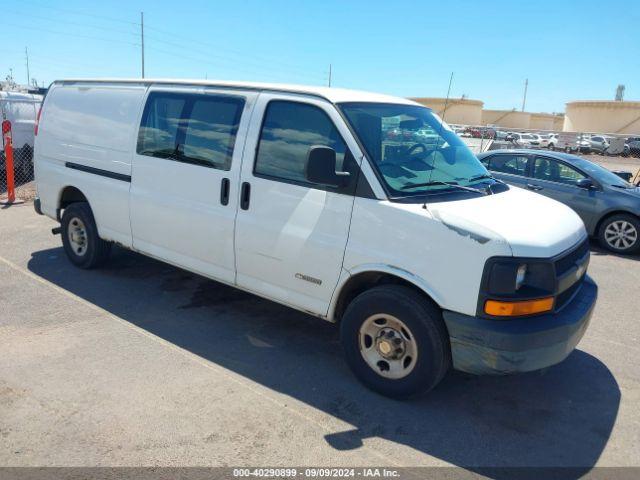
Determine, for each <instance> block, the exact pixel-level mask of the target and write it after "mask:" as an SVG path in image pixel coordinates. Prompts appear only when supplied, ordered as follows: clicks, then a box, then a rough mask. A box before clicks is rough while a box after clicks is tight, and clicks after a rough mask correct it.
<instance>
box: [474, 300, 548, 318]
mask: <svg viewBox="0 0 640 480" xmlns="http://www.w3.org/2000/svg"><path fill="white" fill-rule="evenodd" d="M552 309H553V297H546V298H538V299H536V300H524V301H517V302H500V301H498V300H487V301H486V302H485V304H484V313H486V314H487V315H493V316H494V317H520V316H522V315H533V314H535V313H544V312H548V311H550V310H552Z"/></svg>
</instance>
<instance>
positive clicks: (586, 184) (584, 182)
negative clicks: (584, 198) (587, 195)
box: [576, 178, 595, 190]
mask: <svg viewBox="0 0 640 480" xmlns="http://www.w3.org/2000/svg"><path fill="white" fill-rule="evenodd" d="M576 186H577V187H580V188H584V189H585V190H590V189H592V188H594V186H595V185H594V184H593V182H592V181H591V179H590V178H581V179H580V180H578V181H577V182H576Z"/></svg>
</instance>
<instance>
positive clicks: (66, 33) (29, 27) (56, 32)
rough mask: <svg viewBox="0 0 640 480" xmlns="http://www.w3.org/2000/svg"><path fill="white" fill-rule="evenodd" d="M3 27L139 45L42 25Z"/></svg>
mask: <svg viewBox="0 0 640 480" xmlns="http://www.w3.org/2000/svg"><path fill="white" fill-rule="evenodd" d="M4 27H5V28H6V27H18V28H20V29H27V30H37V31H38V32H47V33H53V34H54V35H66V36H70V37H78V38H87V39H90V40H99V41H102V42H109V43H120V44H124V45H133V46H135V47H137V46H139V45H140V44H139V43H133V42H127V41H124V40H114V39H113V38H103V37H94V36H91V35H83V34H80V33H69V32H59V31H56V30H50V29H46V28H42V27H32V26H28V25H20V24H17V23H8V24H5V25H4Z"/></svg>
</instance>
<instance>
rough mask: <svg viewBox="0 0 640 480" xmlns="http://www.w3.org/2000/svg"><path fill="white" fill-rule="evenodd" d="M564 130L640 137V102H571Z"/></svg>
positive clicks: (566, 113)
mask: <svg viewBox="0 0 640 480" xmlns="http://www.w3.org/2000/svg"><path fill="white" fill-rule="evenodd" d="M563 130H564V131H565V132H598V133H623V134H632V135H640V102H618V101H602V100H593V101H591V100H589V101H577V102H569V103H567V106H566V110H565V119H564V127H563Z"/></svg>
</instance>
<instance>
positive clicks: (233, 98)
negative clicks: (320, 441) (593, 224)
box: [35, 79, 597, 397]
mask: <svg viewBox="0 0 640 480" xmlns="http://www.w3.org/2000/svg"><path fill="white" fill-rule="evenodd" d="M35 158H36V165H35V169H36V172H35V173H36V181H37V189H38V198H37V199H36V202H35V208H36V210H37V211H38V212H39V213H43V214H44V215H47V216H49V217H51V218H53V219H56V220H57V221H59V222H60V224H61V225H60V227H59V228H56V229H54V233H57V232H60V233H61V235H62V243H63V245H64V250H65V252H66V254H67V255H68V258H69V260H70V261H71V262H72V263H73V264H75V265H77V266H78V267H80V268H92V267H95V266H98V265H100V264H101V263H103V262H104V261H105V260H107V258H108V255H109V249H110V247H111V245H112V244H114V243H115V244H118V245H120V246H122V247H125V248H128V249H131V250H134V251H136V252H140V253H142V254H144V255H148V256H150V257H153V258H156V259H160V260H162V261H165V262H167V263H170V264H172V265H176V266H178V267H180V268H183V269H186V270H189V271H192V272H195V273H197V274H200V275H203V276H205V277H209V278H212V279H214V280H216V281H218V282H222V283H225V284H228V285H232V286H235V287H237V288H241V289H243V290H246V291H248V292H252V293H254V294H256V295H260V296H262V297H264V298H267V299H270V300H273V301H276V302H279V303H282V304H284V305H288V306H290V307H293V308H295V309H298V310H302V311H304V312H308V313H309V314H312V315H315V316H318V317H321V318H323V319H326V320H329V321H331V322H336V323H338V324H339V325H340V333H341V341H342V343H343V345H344V352H345V356H346V360H347V362H348V363H349V365H350V367H351V368H352V370H353V372H354V373H355V375H356V377H357V378H358V379H359V380H361V381H362V382H363V383H364V384H365V385H367V386H368V387H370V388H372V389H374V390H376V391H378V392H380V393H382V394H384V395H388V396H393V397H406V396H409V395H412V394H415V393H419V392H424V391H428V390H430V389H431V388H433V387H434V386H435V385H436V384H437V383H438V382H439V381H440V380H441V379H442V378H443V376H444V375H445V373H446V372H447V370H448V369H449V368H451V367H453V368H455V369H458V370H462V371H466V372H471V373H477V374H507V373H514V372H525V371H530V370H536V369H541V368H543V367H547V366H549V365H553V364H556V363H558V362H560V361H562V360H563V359H564V358H565V357H566V356H567V355H569V353H570V352H571V351H572V350H573V349H574V347H575V346H576V344H577V343H578V341H579V340H580V338H581V337H582V335H583V334H584V332H585V330H586V328H587V325H588V322H589V319H590V317H591V313H592V310H593V308H594V304H595V301H596V295H597V288H596V285H595V284H594V283H593V282H592V281H591V280H590V278H589V277H588V276H587V274H586V270H587V265H588V262H589V245H588V243H587V233H586V231H585V228H584V225H583V224H582V221H581V220H580V219H579V218H578V216H577V215H576V214H575V213H574V212H573V211H572V210H571V209H570V208H568V207H566V206H564V205H562V204H560V203H558V202H556V201H554V200H551V199H548V198H546V197H543V196H541V195H538V194H535V193H532V192H528V191H525V190H522V189H520V188H516V187H512V186H508V185H506V184H504V183H502V182H500V181H498V180H496V179H494V178H493V177H491V175H490V174H489V172H488V171H487V170H486V169H485V167H484V166H483V165H482V164H481V163H480V162H479V161H478V160H477V159H476V157H475V156H474V155H473V154H472V153H471V152H470V151H469V149H468V148H467V146H466V145H465V144H464V143H463V142H462V141H461V140H460V139H459V138H458V137H457V136H456V135H455V133H454V132H453V131H452V130H451V129H450V128H449V127H448V126H447V125H446V124H445V123H444V122H442V121H441V120H440V119H439V118H438V116H437V115H435V114H434V113H432V112H431V110H429V109H428V108H425V107H423V106H421V105H419V104H417V103H414V102H412V101H409V100H406V99H403V98H395V97H391V96H385V95H378V94H372V93H364V92H357V91H349V90H342V89H337V88H314V87H306V86H291V85H271V84H251V83H229V82H211V81H181V80H180V81H178V80H157V81H156V80H147V79H144V80H127V81H124V80H63V81H56V82H54V83H53V84H52V85H51V88H50V89H49V92H48V94H47V95H46V98H45V100H44V104H43V108H42V111H41V116H40V118H39V127H38V134H37V137H36V145H35Z"/></svg>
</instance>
